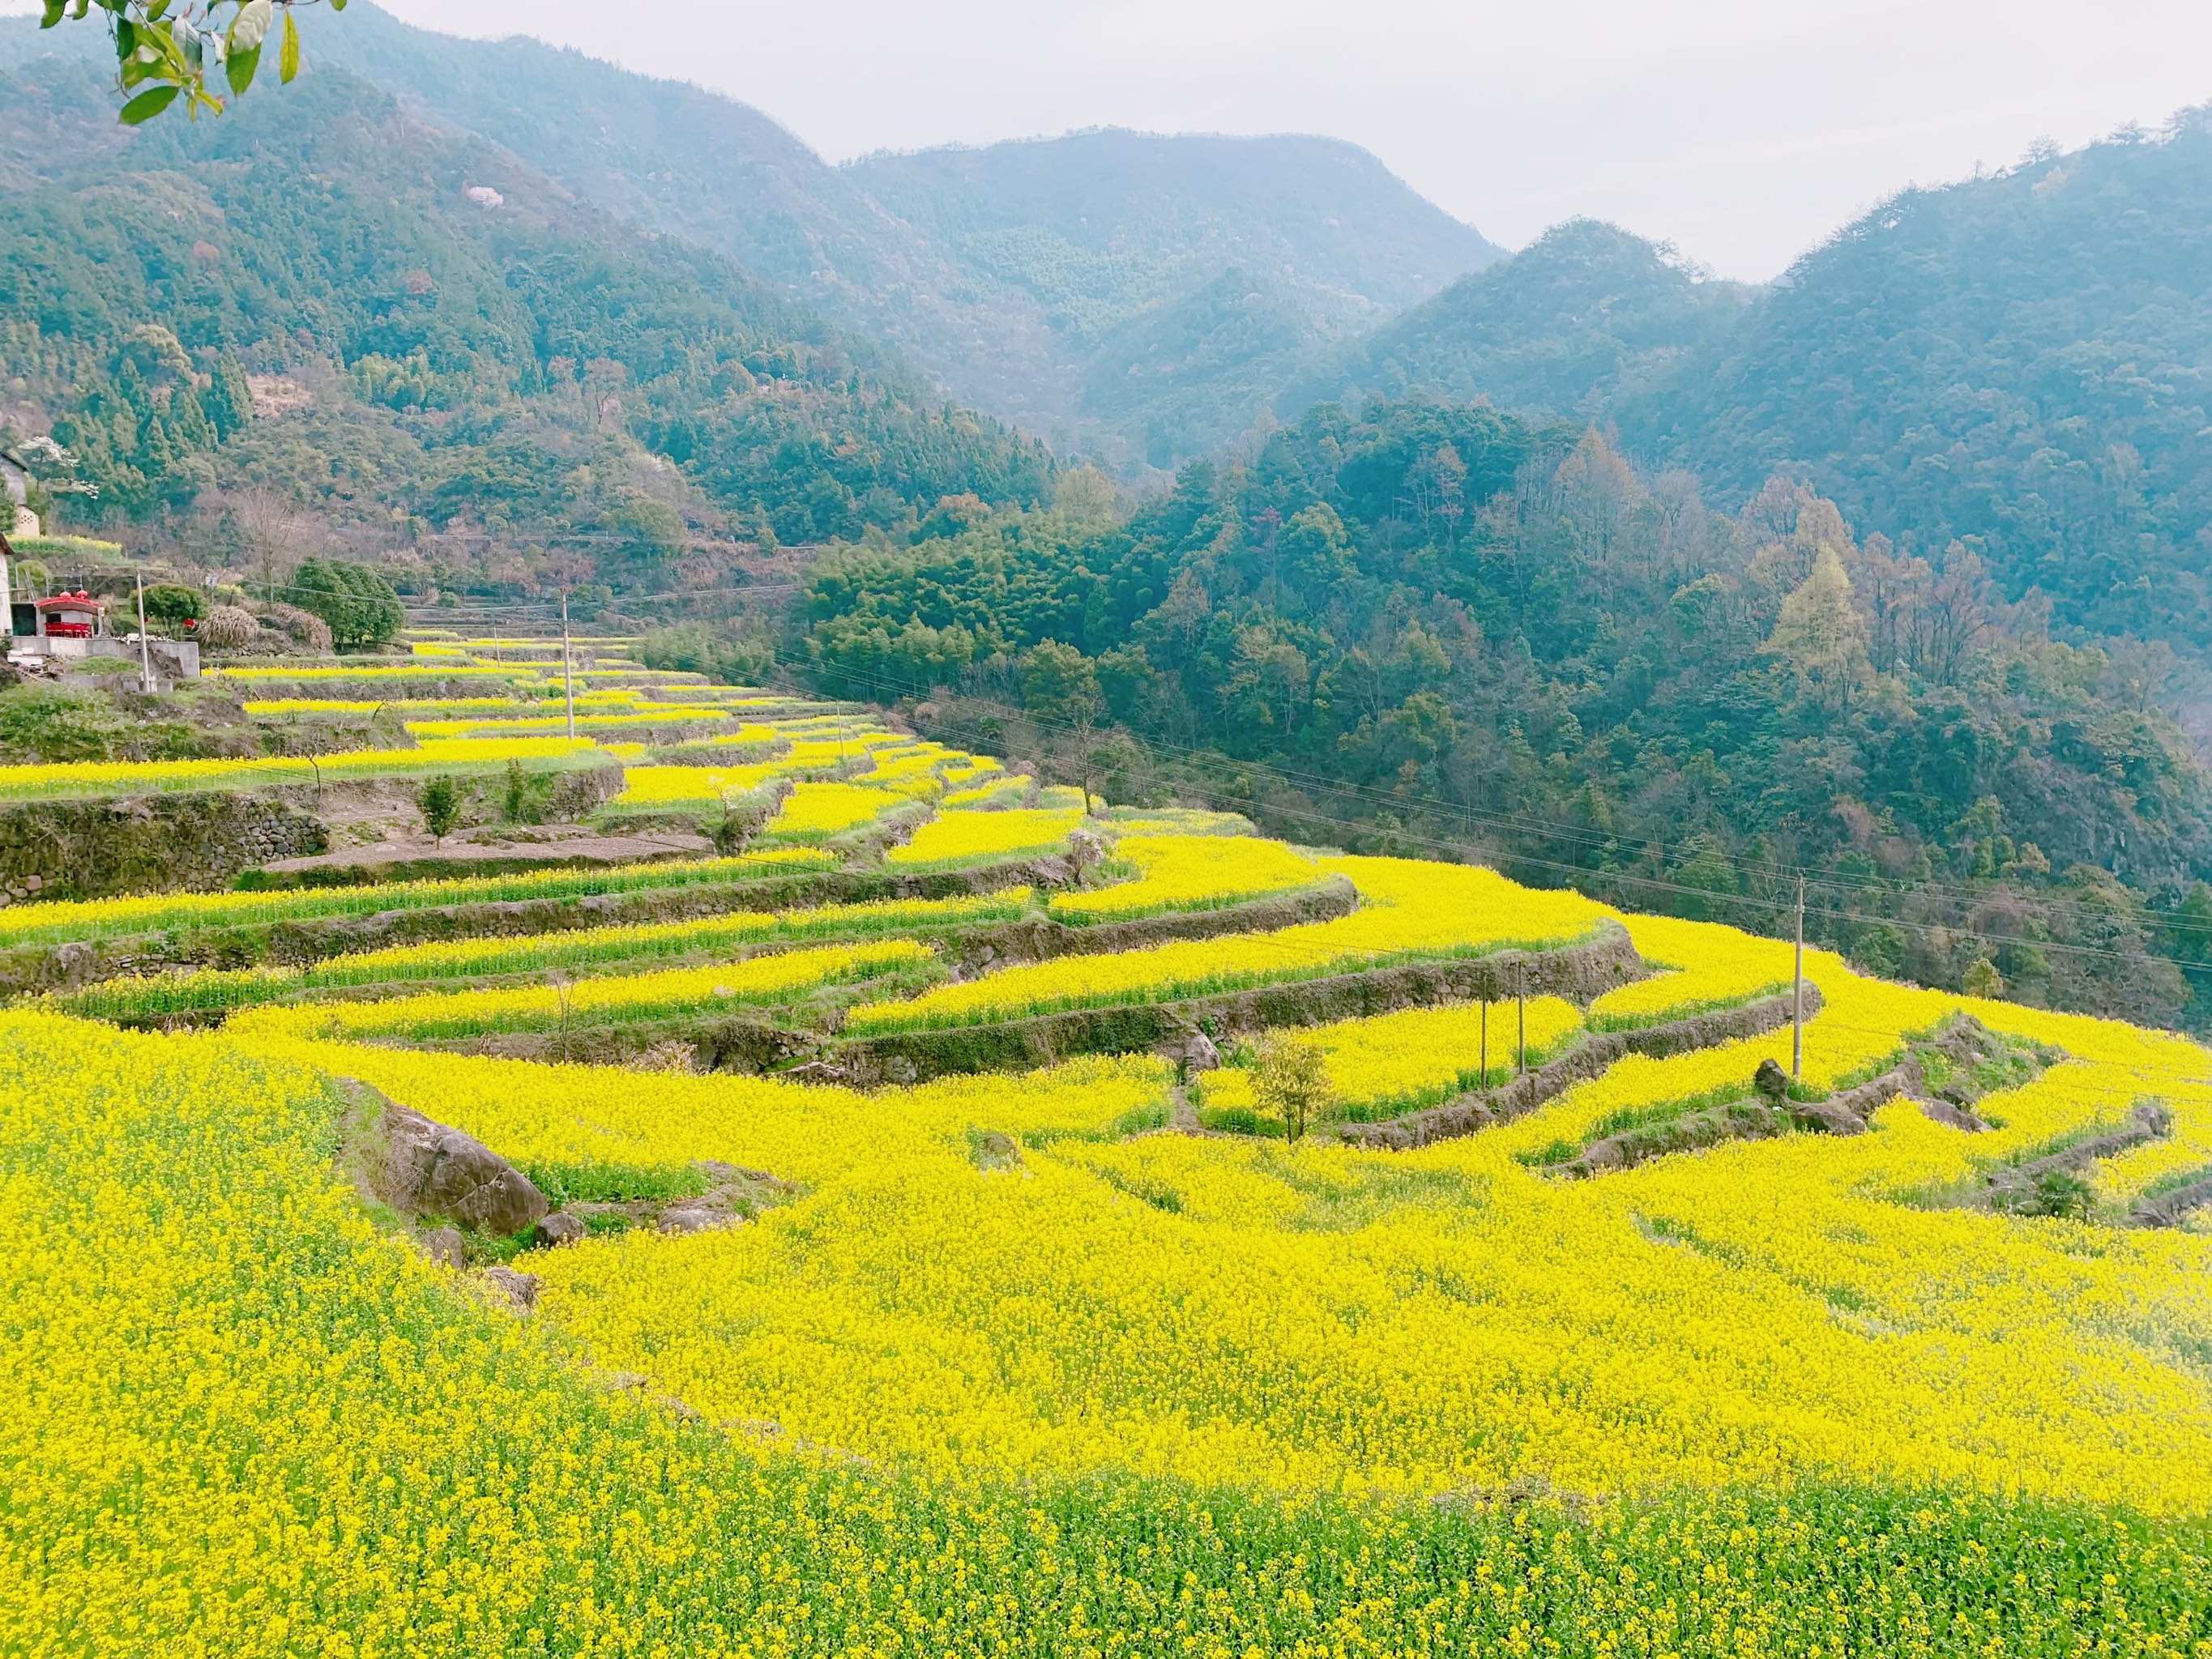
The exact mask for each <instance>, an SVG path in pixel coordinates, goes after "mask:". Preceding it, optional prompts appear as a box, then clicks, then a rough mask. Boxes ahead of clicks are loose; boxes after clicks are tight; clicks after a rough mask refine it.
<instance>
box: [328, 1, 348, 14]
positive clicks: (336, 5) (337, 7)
mask: <svg viewBox="0 0 2212 1659" xmlns="http://www.w3.org/2000/svg"><path fill="white" fill-rule="evenodd" d="M344 9H345V0H331V10H332V11H343V10H344Z"/></svg>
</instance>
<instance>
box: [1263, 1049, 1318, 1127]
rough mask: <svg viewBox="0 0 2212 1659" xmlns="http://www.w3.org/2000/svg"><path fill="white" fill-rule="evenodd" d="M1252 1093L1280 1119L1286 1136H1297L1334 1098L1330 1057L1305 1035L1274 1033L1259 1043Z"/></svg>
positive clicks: (1266, 1109) (1264, 1107)
mask: <svg viewBox="0 0 2212 1659" xmlns="http://www.w3.org/2000/svg"><path fill="white" fill-rule="evenodd" d="M1252 1094H1253V1097H1254V1098H1255V1100H1257V1101H1258V1102H1259V1103H1260V1106H1261V1109H1262V1110H1264V1111H1266V1112H1267V1114H1268V1115H1270V1116H1273V1117H1275V1118H1278V1119H1279V1120H1280V1121H1281V1122H1282V1125H1283V1133H1284V1136H1285V1139H1290V1140H1296V1139H1297V1138H1298V1137H1299V1136H1301V1135H1303V1134H1304V1133H1305V1132H1306V1129H1307V1127H1309V1126H1310V1125H1311V1124H1312V1123H1313V1122H1314V1121H1316V1120H1317V1119H1319V1118H1320V1117H1321V1116H1322V1114H1323V1113H1325V1112H1327V1111H1328V1108H1329V1104H1330V1103H1331V1102H1332V1101H1333V1100H1334V1095H1333V1094H1332V1092H1331V1091H1330V1089H1329V1086H1328V1060H1327V1057H1326V1056H1325V1055H1323V1054H1322V1051H1321V1048H1320V1047H1319V1046H1318V1045H1317V1044H1316V1043H1313V1042H1309V1041H1307V1040H1306V1039H1305V1038H1304V1037H1296V1036H1272V1037H1270V1038H1268V1039H1267V1042H1263V1043H1262V1044H1261V1047H1260V1064H1259V1066H1257V1067H1256V1068H1255V1070H1254V1072H1253V1073H1252Z"/></svg>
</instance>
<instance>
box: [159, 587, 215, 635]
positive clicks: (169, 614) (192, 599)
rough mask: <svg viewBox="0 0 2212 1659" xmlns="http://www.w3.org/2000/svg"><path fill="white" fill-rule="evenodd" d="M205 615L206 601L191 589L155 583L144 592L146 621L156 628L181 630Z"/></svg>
mask: <svg viewBox="0 0 2212 1659" xmlns="http://www.w3.org/2000/svg"><path fill="white" fill-rule="evenodd" d="M206 614H207V601H206V600H205V599H202V598H201V597H200V595H199V594H198V593H197V592H195V591H194V590H193V589H191V588H189V587H185V586H181V585H180V584H179V583H176V582H156V583H155V584H154V586H151V587H149V588H148V589H147V590H146V620H147V622H149V623H151V624H153V625H155V626H156V627H161V628H169V629H182V628H183V627H184V626H185V623H197V622H198V621H199V619H200V618H201V617H204V616H205V615H206Z"/></svg>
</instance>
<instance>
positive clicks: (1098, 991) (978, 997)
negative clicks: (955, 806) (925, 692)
mask: <svg viewBox="0 0 2212 1659" xmlns="http://www.w3.org/2000/svg"><path fill="white" fill-rule="evenodd" d="M975 816H976V817H992V816H1003V815H997V814H981V813H979V814H975ZM1316 868H1317V869H1319V870H1320V871H1322V872H1325V873H1334V874H1342V875H1345V876H1347V877H1349V878H1351V880H1352V884H1353V885H1354V886H1355V887H1357V888H1358V890H1359V894H1360V896H1361V898H1362V900H1363V901H1364V902H1363V904H1362V907H1361V908H1359V909H1358V910H1357V911H1355V912H1354V913H1353V914H1352V915H1348V916H1344V917H1341V918H1340V919H1338V920H1336V921H1321V922H1308V923H1304V924H1302V925H1300V926H1298V927H1285V928H1284V929H1282V930H1281V931H1280V932H1279V933H1237V934H1232V935H1231V936H1229V937H1227V938H1224V939H1191V940H1181V941H1178V942H1176V943H1175V944H1172V945H1156V946H1154V947H1152V949H1149V950H1143V951H1121V952H1117V953H1115V954H1113V955H1110V956H1103V957H1060V958H1059V959H1058V960H1055V961H1051V962H1041V963H1030V964H1027V965H1024V966H1022V967H1017V968H1009V969H1006V970H1005V971H1004V972H1002V973H996V974H989V975H984V976H983V977H982V978H981V979H975V980H969V981H966V982H964V983H960V984H953V985H942V986H939V987H936V988H935V989H933V990H930V991H926V992H924V993H923V994H921V995H920V996H918V997H915V998H912V999H910V1000H905V1001H901V1002H878V1003H866V1004H864V1005H862V1006H860V1007H858V1008H855V1009H854V1010H853V1011H852V1013H851V1014H850V1016H849V1017H848V1025H849V1027H850V1029H852V1030H860V1031H893V1030H915V1029H921V1028H927V1027H930V1026H944V1025H964V1024H975V1023H976V1022H977V1021H979V1020H991V1019H1012V1018H1021V1017H1022V1016H1024V1015H1028V1014H1038V1013H1046V1012H1050V1011H1052V1010H1054V1009H1056V1008H1073V1007H1079V1006H1089V1005H1093V1004H1101V1003H1113V1002H1152V1001H1164V1000H1170V999H1172V998H1180V997H1192V996H1202V995H1205V994H1208V993H1211V992H1214V991H1224V990H1231V989H1235V988H1237V987H1243V986H1248V985H1258V984H1263V983H1267V982H1268V981H1277V980H1292V979H1313V978H1318V977H1320V976H1321V975H1325V974H1332V973H1342V972H1346V971H1347V970H1349V969H1354V968H1363V967H1372V966H1375V965H1376V964H1378V963H1387V962H1391V961H1400V960H1413V959H1418V958H1422V957H1468V956H1486V955H1488V954H1490V953H1491V952H1492V951H1500V950H1504V949H1507V948H1509V947H1511V946H1514V945H1528V946H1547V945H1560V944H1565V943H1567V942H1570V941H1571V940H1574V939H1580V938H1583V937H1584V936H1586V935H1589V934H1590V933H1594V932H1595V930H1596V929H1598V928H1599V927H1602V926H1604V925H1606V921H1605V917H1606V912H1605V911H1604V910H1603V909H1602V908H1601V907H1600V906H1598V905H1595V904H1593V903H1591V902H1589V900H1587V899H1585V898H1583V897H1582V896H1580V895H1578V894H1574V893H1547V892H1539V891H1535V890H1531V889H1528V888H1524V887H1518V886H1516V885H1515V884H1513V883H1511V882H1509V881H1507V880H1505V879H1504V878H1503V877H1502V876H1499V875H1497V874H1496V873H1494V872H1492V871H1488V870H1484V869H1480V868H1477V867H1474V866H1468V865H1445V864H1421V863H1416V862H1413V861H1412V860H1404V859H1371V858H1322V859H1318V860H1316Z"/></svg>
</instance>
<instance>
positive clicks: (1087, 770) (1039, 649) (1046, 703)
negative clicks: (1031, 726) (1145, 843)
mask: <svg viewBox="0 0 2212 1659" xmlns="http://www.w3.org/2000/svg"><path fill="white" fill-rule="evenodd" d="M1022 701H1023V702H1024V704H1025V705H1026V706H1027V707H1028V708H1029V710H1030V713H1031V714H1035V715H1036V717H1037V718H1038V719H1039V720H1043V721H1045V722H1047V723H1048V724H1050V725H1053V726H1058V727H1060V736H1059V737H1058V738H1057V739H1056V740H1055V741H1054V745H1053V746H1054V748H1055V749H1056V750H1060V752H1061V753H1062V754H1063V755H1064V757H1065V758H1066V762H1067V764H1068V769H1069V770H1071V771H1072V772H1073V773H1075V774H1076V775H1077V779H1078V781H1079V783H1080V784H1081V785H1082V787H1083V810H1084V811H1085V812H1088V811H1091V784H1092V781H1093V780H1094V779H1095V778H1096V776H1097V770H1098V766H1099V760H1098V752H1097V751H1098V726H1099V723H1100V722H1101V721H1102V720H1104V719H1105V718H1106V696H1105V693H1104V692H1103V691H1102V690H1100V689H1099V685H1098V671H1097V667H1096V666H1095V665H1093V664H1092V663H1091V659H1089V658H1087V657H1085V655H1084V654H1083V653H1081V652H1080V651H1078V650H1077V649H1076V648H1075V647H1073V646H1072V645H1062V644H1061V643H1060V641H1057V640H1047V641H1044V642H1043V643H1042V645H1037V646H1034V647H1030V649H1029V650H1027V651H1024V653H1022Z"/></svg>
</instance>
